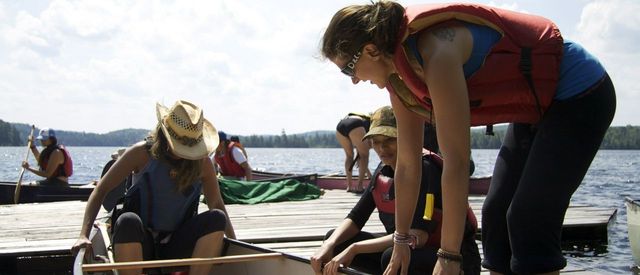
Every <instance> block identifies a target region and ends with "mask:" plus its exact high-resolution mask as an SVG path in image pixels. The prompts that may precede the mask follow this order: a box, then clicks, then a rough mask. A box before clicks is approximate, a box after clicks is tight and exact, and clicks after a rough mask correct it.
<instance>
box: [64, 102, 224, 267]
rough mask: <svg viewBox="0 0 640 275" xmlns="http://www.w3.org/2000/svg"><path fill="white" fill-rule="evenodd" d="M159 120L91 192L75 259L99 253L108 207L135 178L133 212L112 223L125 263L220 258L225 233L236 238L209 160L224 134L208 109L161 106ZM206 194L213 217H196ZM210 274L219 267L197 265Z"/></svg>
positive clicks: (131, 192)
mask: <svg viewBox="0 0 640 275" xmlns="http://www.w3.org/2000/svg"><path fill="white" fill-rule="evenodd" d="M156 113H157V117H158V124H157V126H156V127H155V130H153V131H152V133H151V134H150V136H149V137H148V138H147V139H146V140H145V141H143V142H139V143H137V144H135V145H133V146H132V147H130V148H128V149H127V150H126V151H125V152H124V154H123V155H122V156H121V157H119V158H118V160H117V161H116V162H115V163H114V164H113V166H112V167H111V169H109V171H108V172H107V173H106V174H105V176H104V177H102V178H101V179H100V181H99V183H98V184H97V186H96V188H95V189H94V191H93V192H92V193H91V196H90V197H89V200H88V202H87V206H86V209H85V213H84V219H83V223H82V229H81V230H80V236H79V237H78V240H77V241H76V243H75V244H74V245H73V247H72V252H73V253H74V254H75V253H77V251H78V250H79V249H80V248H82V247H88V246H91V242H90V241H89V239H88V237H89V236H88V235H89V231H90V229H91V227H92V224H93V223H94V220H95V218H96V215H97V213H98V210H99V208H100V204H101V202H102V200H103V199H104V198H105V196H106V194H107V193H109V191H110V190H111V189H113V188H114V187H116V186H117V185H118V184H120V183H121V182H122V181H123V180H124V179H125V178H126V177H127V176H128V175H130V174H131V173H132V172H133V185H132V186H131V188H130V189H129V190H128V192H127V196H126V197H125V209H127V210H129V209H128V208H130V210H131V211H128V212H124V213H122V214H120V215H118V217H117V219H116V220H115V221H114V222H113V224H112V227H113V228H112V232H113V236H112V243H113V248H114V256H115V260H116V261H117V262H124V261H141V260H151V259H175V258H188V257H203V258H206V257H216V256H219V255H220V254H221V251H222V248H223V236H224V235H225V234H226V236H227V237H229V238H233V239H235V237H236V236H235V232H234V230H233V226H232V225H231V221H230V220H229V216H228V214H227V211H226V209H225V205H224V202H223V201H222V197H221V195H220V189H219V186H218V182H217V178H216V171H215V168H214V164H213V162H212V161H211V159H210V158H209V155H210V154H211V153H212V152H213V150H215V148H216V147H217V145H218V134H217V132H216V129H215V128H214V126H213V125H212V124H211V123H210V122H209V121H208V120H206V119H205V118H204V116H203V111H202V109H201V108H199V107H198V106H196V105H194V104H193V103H190V102H187V101H183V100H179V101H177V102H176V103H175V104H174V105H173V106H172V107H171V108H167V107H165V106H163V105H161V104H157V105H156ZM201 193H203V194H204V196H205V198H206V200H207V206H208V207H209V211H205V212H202V213H200V214H197V215H195V211H194V210H196V209H197V204H198V202H199V198H200V194H201ZM154 198H155V200H154ZM158 198H161V199H158ZM128 202H130V203H131V204H130V205H131V207H127V205H128V204H127V203H128ZM136 205H137V207H136ZM194 205H195V206H196V209H193V206H194ZM136 208H137V209H136ZM140 213H145V215H141V214H140ZM210 269H211V265H193V266H191V268H190V274H208V272H209V270H210ZM141 271H142V270H121V271H120V274H140V273H141Z"/></svg>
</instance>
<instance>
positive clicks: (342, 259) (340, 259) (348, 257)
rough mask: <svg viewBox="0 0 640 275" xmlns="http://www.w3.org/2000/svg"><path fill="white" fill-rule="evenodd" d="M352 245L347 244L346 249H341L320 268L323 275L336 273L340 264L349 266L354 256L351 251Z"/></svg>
mask: <svg viewBox="0 0 640 275" xmlns="http://www.w3.org/2000/svg"><path fill="white" fill-rule="evenodd" d="M352 248H353V247H352V246H349V247H348V248H347V249H345V250H343V251H342V252H341V253H340V254H338V255H336V256H335V257H333V259H331V260H330V261H329V262H327V263H326V264H325V265H324V269H323V270H322V271H323V272H322V274H324V275H334V274H338V268H340V266H341V265H342V266H349V265H351V261H353V258H354V257H355V256H356V255H355V253H353V249H352Z"/></svg>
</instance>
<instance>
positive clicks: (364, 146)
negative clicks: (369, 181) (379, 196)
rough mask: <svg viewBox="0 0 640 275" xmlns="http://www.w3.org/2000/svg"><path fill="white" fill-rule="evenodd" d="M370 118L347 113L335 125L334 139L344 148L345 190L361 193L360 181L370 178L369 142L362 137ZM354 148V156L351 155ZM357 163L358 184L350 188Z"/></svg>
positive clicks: (362, 189)
mask: <svg viewBox="0 0 640 275" xmlns="http://www.w3.org/2000/svg"><path fill="white" fill-rule="evenodd" d="M369 124H371V119H370V118H369V116H367V115H363V114H356V113H349V114H347V116H345V117H344V118H343V119H341V120H340V122H338V125H337V126H336V139H337V140H338V143H339V144H340V146H342V149H343V150H344V154H345V159H344V172H345V175H346V176H347V192H355V193H362V192H363V191H364V188H363V187H362V186H363V185H362V183H363V182H364V181H365V179H366V178H371V171H369V149H371V147H370V146H369V143H367V142H363V141H362V137H363V136H364V135H365V134H366V133H367V131H369ZM353 148H355V149H356V156H355V157H354V155H353ZM356 163H357V164H358V186H357V187H356V188H352V185H353V184H352V181H353V180H352V177H353V176H352V174H353V166H354V165H355V164H356Z"/></svg>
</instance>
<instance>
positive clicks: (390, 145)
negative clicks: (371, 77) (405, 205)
mask: <svg viewBox="0 0 640 275" xmlns="http://www.w3.org/2000/svg"><path fill="white" fill-rule="evenodd" d="M397 135H398V132H397V128H396V120H395V116H394V115H393V110H392V109H391V107H389V106H386V107H382V108H380V109H378V110H377V111H376V112H375V113H374V114H373V116H372V121H371V129H370V130H369V132H368V133H367V134H366V135H365V136H364V140H365V141H366V142H370V143H371V147H373V150H374V151H375V152H376V154H378V156H379V157H380V161H381V163H380V165H379V166H378V168H377V169H376V171H375V172H374V174H373V178H372V180H371V183H370V184H369V187H368V188H367V189H366V191H365V192H364V194H363V195H362V197H361V198H360V200H359V201H358V203H357V204H356V206H355V207H354V208H353V209H352V210H351V212H350V213H349V215H348V216H347V218H346V219H344V221H343V222H342V223H341V224H340V226H338V228H336V229H334V230H331V231H329V232H328V233H327V235H326V237H325V241H324V242H323V244H322V246H321V247H320V249H319V250H318V251H317V252H316V253H315V254H314V255H313V256H312V257H311V266H312V268H313V269H314V271H315V272H316V273H321V269H322V265H323V264H324V274H336V272H337V268H338V267H339V266H340V265H344V266H350V267H354V268H356V269H358V270H361V271H365V272H370V273H372V274H381V273H382V271H383V270H384V269H385V268H386V266H387V264H388V263H389V259H390V258H391V252H392V251H393V242H394V234H393V232H394V231H395V223H394V219H395V213H394V210H395V197H394V191H393V190H394V180H393V176H394V167H395V166H396V162H397V159H398V158H397V138H396V137H397ZM441 162H442V159H441V158H440V157H439V156H438V155H436V154H435V153H433V152H430V151H428V150H426V149H425V150H424V155H423V157H422V169H423V172H422V180H421V184H420V192H419V196H418V197H419V201H418V203H417V205H416V211H415V213H414V215H413V220H412V225H411V230H410V231H409V232H410V236H412V237H410V238H401V239H400V240H401V241H402V242H403V243H406V244H408V245H409V246H411V247H412V248H413V249H412V250H411V263H410V264H409V274H430V273H431V272H432V270H433V268H434V266H435V263H436V260H437V252H438V248H439V247H440V236H441V234H442V232H441V227H442V223H441V222H442V221H441V218H442V210H441V209H442V195H441V192H440V190H441V188H440V176H441V174H442V167H441ZM376 208H377V209H378V213H379V217H380V220H381V221H382V223H383V224H384V226H385V229H386V232H387V234H388V235H385V236H381V237H377V236H375V235H373V234H371V233H368V232H364V231H362V227H363V226H364V225H365V223H366V222H367V220H368V219H369V217H370V216H371V214H372V213H373V211H374V210H375V209H376ZM476 229H477V221H476V218H475V215H474V214H473V212H472V211H471V209H470V208H467V219H466V225H465V234H464V241H463V242H462V245H461V247H460V250H461V251H462V254H463V256H464V259H465V260H464V262H463V270H464V274H480V253H479V251H478V246H477V244H476V243H475V240H474V236H475V232H476Z"/></svg>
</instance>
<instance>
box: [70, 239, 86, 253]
mask: <svg viewBox="0 0 640 275" xmlns="http://www.w3.org/2000/svg"><path fill="white" fill-rule="evenodd" d="M81 248H86V249H91V241H90V240H89V239H88V238H87V237H85V236H82V237H80V238H78V240H77V241H76V243H75V244H73V246H72V247H71V254H72V255H73V256H75V255H76V254H78V251H80V249H81Z"/></svg>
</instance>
